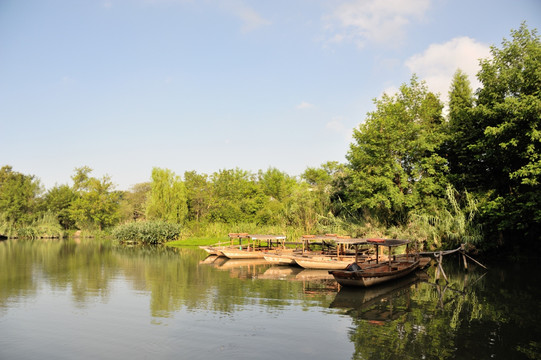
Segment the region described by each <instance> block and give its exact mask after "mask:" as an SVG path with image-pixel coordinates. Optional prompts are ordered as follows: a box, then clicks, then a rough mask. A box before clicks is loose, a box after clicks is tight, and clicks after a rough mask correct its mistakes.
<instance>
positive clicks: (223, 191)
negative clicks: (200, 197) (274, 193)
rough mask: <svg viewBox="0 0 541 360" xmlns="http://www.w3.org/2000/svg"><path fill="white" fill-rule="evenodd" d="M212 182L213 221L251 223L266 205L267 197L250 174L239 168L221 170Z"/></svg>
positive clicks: (212, 176)
mask: <svg viewBox="0 0 541 360" xmlns="http://www.w3.org/2000/svg"><path fill="white" fill-rule="evenodd" d="M210 180H211V184H212V185H211V189H212V198H211V201H210V207H209V216H210V219H211V220H213V221H219V222H225V223H235V222H251V221H254V220H255V217H256V214H257V213H258V211H259V210H261V209H262V208H263V207H264V205H265V202H266V199H265V195H264V194H263V192H262V191H261V188H260V187H258V185H257V183H256V182H255V177H254V175H253V174H252V173H250V172H247V171H244V170H241V169H238V168H237V169H228V170H220V171H218V172H215V173H213V174H212V175H211V177H210Z"/></svg>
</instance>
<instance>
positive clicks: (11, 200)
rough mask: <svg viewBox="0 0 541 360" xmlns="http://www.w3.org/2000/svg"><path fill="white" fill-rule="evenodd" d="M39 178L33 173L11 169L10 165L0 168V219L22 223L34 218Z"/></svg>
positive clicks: (39, 188)
mask: <svg viewBox="0 0 541 360" xmlns="http://www.w3.org/2000/svg"><path fill="white" fill-rule="evenodd" d="M40 192H41V187H40V184H39V180H37V179H36V178H35V177H34V176H33V175H24V174H21V173H19V172H16V171H13V168H12V167H11V166H8V165H6V166H3V167H2V168H1V169H0V221H3V222H7V223H9V224H13V225H23V224H28V223H30V222H32V220H34V219H35V217H36V214H35V210H36V205H37V197H38V195H39V194H40Z"/></svg>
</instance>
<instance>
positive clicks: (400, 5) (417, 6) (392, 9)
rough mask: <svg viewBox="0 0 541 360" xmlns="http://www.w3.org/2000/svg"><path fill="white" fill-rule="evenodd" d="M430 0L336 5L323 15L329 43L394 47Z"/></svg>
mask: <svg viewBox="0 0 541 360" xmlns="http://www.w3.org/2000/svg"><path fill="white" fill-rule="evenodd" d="M430 2H431V0H408V1H404V0H354V1H348V2H343V3H341V4H340V5H338V6H337V7H336V8H335V9H334V11H333V12H332V14H331V15H329V16H326V17H325V19H326V20H327V29H328V30H329V31H330V33H331V38H330V40H329V41H331V42H343V41H352V42H355V43H356V44H357V45H358V46H360V47H362V46H364V45H365V44H366V43H367V42H373V43H379V44H387V45H393V46H395V45H397V44H399V43H401V42H402V40H403V38H404V36H405V29H406V27H407V25H409V24H410V23H411V21H412V20H419V19H422V18H423V16H424V14H425V13H426V11H427V10H428V8H429V7H430Z"/></svg>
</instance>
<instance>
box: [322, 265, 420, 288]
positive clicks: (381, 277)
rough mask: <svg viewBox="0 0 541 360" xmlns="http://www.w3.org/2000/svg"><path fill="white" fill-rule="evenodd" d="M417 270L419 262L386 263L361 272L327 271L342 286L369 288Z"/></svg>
mask: <svg viewBox="0 0 541 360" xmlns="http://www.w3.org/2000/svg"><path fill="white" fill-rule="evenodd" d="M418 268H419V260H415V261H408V262H395V263H392V264H391V265H390V266H389V264H387V263H382V264H379V265H378V266H369V267H367V268H365V269H361V270H354V271H350V270H341V271H329V273H330V274H331V275H333V276H334V278H335V280H336V281H337V282H338V283H339V284H340V285H343V286H354V287H369V286H374V285H377V284H381V283H384V282H387V281H392V280H395V279H400V278H402V277H404V276H406V275H408V274H410V273H412V272H413V271H415V270H417V269H418Z"/></svg>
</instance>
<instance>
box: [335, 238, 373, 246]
mask: <svg viewBox="0 0 541 360" xmlns="http://www.w3.org/2000/svg"><path fill="white" fill-rule="evenodd" d="M336 243H337V244H346V245H364V244H368V241H367V240H366V239H360V238H347V239H337V240H336Z"/></svg>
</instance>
